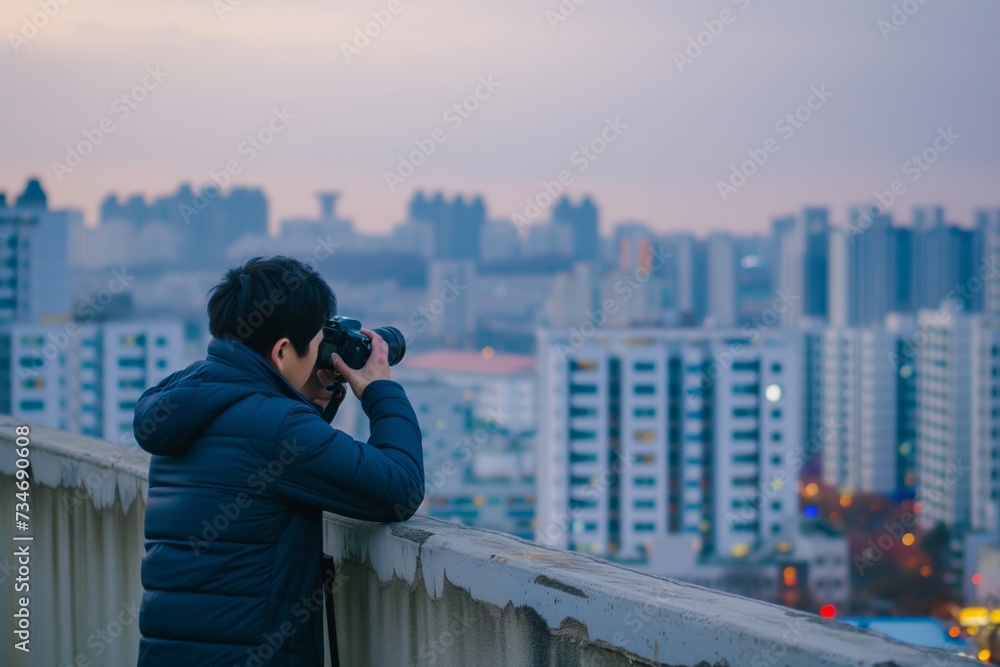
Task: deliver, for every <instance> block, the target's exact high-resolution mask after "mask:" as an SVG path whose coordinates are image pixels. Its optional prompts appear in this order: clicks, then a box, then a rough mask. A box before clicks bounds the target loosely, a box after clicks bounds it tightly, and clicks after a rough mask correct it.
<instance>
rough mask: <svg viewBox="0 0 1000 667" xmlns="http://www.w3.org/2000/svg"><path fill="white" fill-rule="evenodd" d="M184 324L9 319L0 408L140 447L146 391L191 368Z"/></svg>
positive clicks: (2, 332) (2, 338)
mask: <svg viewBox="0 0 1000 667" xmlns="http://www.w3.org/2000/svg"><path fill="white" fill-rule="evenodd" d="M183 350H184V332H183V326H182V325H181V323H179V322H143V321H135V322H108V323H100V324H85V325H77V324H75V323H66V324H49V325H44V324H25V323H14V324H6V325H3V327H2V328H0V352H2V358H0V369H3V370H2V373H3V377H2V378H0V392H2V393H0V412H4V413H6V414H11V415H13V416H15V417H18V418H22V419H24V420H26V421H29V422H32V423H35V424H42V425H45V426H51V427H53V428H59V429H63V430H67V431H71V432H75V433H83V434H85V435H91V436H94V437H100V438H104V439H105V440H110V441H112V442H117V443H120V444H125V445H134V444H135V437H134V435H133V433H132V418H133V415H134V411H135V404H136V401H137V400H138V398H139V396H140V395H141V394H142V392H143V391H145V390H146V389H147V388H148V387H151V386H153V385H155V384H157V383H158V382H159V381H160V380H161V379H163V378H164V377H166V376H167V375H169V374H170V373H172V372H174V371H177V370H180V369H181V368H182V367H183V366H184V352H183Z"/></svg>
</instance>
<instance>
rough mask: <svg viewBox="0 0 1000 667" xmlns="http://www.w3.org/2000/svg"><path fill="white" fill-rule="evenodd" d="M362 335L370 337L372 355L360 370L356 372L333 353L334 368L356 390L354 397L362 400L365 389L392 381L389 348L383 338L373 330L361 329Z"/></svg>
mask: <svg viewBox="0 0 1000 667" xmlns="http://www.w3.org/2000/svg"><path fill="white" fill-rule="evenodd" d="M361 333H363V334H364V335H366V336H368V338H370V339H371V341H372V353H371V356H370V357H368V362H367V363H366V364H365V365H364V366H362V367H361V368H360V369H359V370H354V369H353V368H351V367H350V366H348V365H347V364H346V363H344V360H343V359H341V358H340V355H339V354H337V353H336V352H334V353H333V355H332V359H333V367H334V368H335V369H337V372H338V373H339V374H340V375H341V376H343V378H344V379H345V380H347V382H348V383H349V384H350V385H351V389H352V390H354V395H355V396H357V397H358V400H359V401H360V400H361V395H362V394H363V393H365V387H367V386H368V385H369V384H370V383H372V382H374V381H375V380H391V379H392V378H391V377H390V376H389V346H388V345H387V344H386V342H385V341H384V340H382V338H381V337H380V336H379V335H378V334H376V333H375V332H374V331H372V330H371V329H361Z"/></svg>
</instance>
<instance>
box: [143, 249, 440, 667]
mask: <svg viewBox="0 0 1000 667" xmlns="http://www.w3.org/2000/svg"><path fill="white" fill-rule="evenodd" d="M336 310H337V301H336V296H335V295H334V294H333V291H332V290H331V289H330V287H329V286H328V285H327V284H326V283H325V282H324V281H323V279H322V278H321V277H320V276H319V275H318V274H317V273H316V272H315V271H313V270H312V269H311V268H309V267H307V266H305V265H304V264H302V263H300V262H298V261H296V260H294V259H290V258H287V257H280V256H279V257H272V258H270V259H261V258H259V257H258V258H254V259H252V260H250V261H249V262H247V263H246V264H245V265H244V266H241V267H238V268H233V269H230V270H229V271H228V272H227V273H226V274H225V276H224V278H223V279H222V281H221V282H220V283H219V284H217V285H216V286H215V287H213V288H212V290H211V291H210V292H209V303H208V315H209V330H210V332H211V334H212V336H213V338H212V340H211V342H210V343H209V345H208V355H207V357H206V359H204V360H202V361H197V362H195V363H193V364H191V365H190V366H188V367H187V368H186V369H184V370H182V371H178V372H176V373H173V374H172V375H170V376H168V377H167V378H165V379H164V380H163V381H162V382H160V383H159V384H158V385H156V386H155V387H152V388H150V389H148V390H146V392H145V393H144V394H143V395H142V397H141V398H140V399H139V402H138V404H137V406H136V411H135V420H134V422H133V430H134V432H135V436H136V440H137V441H138V443H139V446H141V447H142V448H143V449H145V450H146V451H148V452H150V453H151V454H153V457H152V459H151V460H150V464H149V497H148V501H147V504H146V524H145V537H146V553H145V556H144V557H143V561H142V585H143V588H144V593H143V597H142V605H141V608H140V612H139V630H140V633H141V634H142V637H141V640H140V642H139V662H138V664H139V667H160V666H161V665H163V666H167V665H169V666H170V667H177V666H184V667H187V666H191V667H208V666H210V665H211V666H213V667H215V666H219V667H235V666H237V665H239V666H245V667H261V666H263V665H267V666H268V667H318V666H320V665H322V664H323V623H322V620H323V608H322V601H323V577H322V568H321V561H322V559H323V553H322V522H321V519H322V512H323V511H324V510H325V511H329V512H335V513H337V514H340V515H343V516H347V517H353V518H357V519H366V520H369V521H405V520H407V519H409V518H410V517H411V516H412V515H413V513H414V512H415V511H416V509H417V507H418V506H419V505H420V502H421V501H422V500H423V494H424V467H423V450H422V444H421V433H420V427H419V425H418V424H417V418H416V415H415V414H414V412H413V408H412V407H411V405H410V402H409V400H408V399H407V397H406V394H405V393H404V392H403V389H402V387H401V386H400V385H399V384H398V383H396V382H394V381H393V380H392V379H390V377H389V364H388V354H387V345H386V343H385V342H384V341H383V340H382V339H381V338H380V337H379V336H378V335H377V334H375V333H374V332H373V331H371V330H370V329H361V331H362V332H363V333H365V334H366V335H367V336H369V337H370V338H371V340H372V343H371V356H370V358H369V360H368V362H367V364H366V365H365V366H364V367H363V368H361V369H360V370H354V369H351V368H350V367H348V366H347V365H346V364H345V363H344V362H343V360H342V359H340V357H339V355H336V354H334V355H333V356H332V361H333V363H334V367H335V369H336V373H333V372H330V371H327V370H325V369H319V368H318V367H317V365H316V364H317V352H318V349H319V344H320V341H321V340H322V336H323V334H322V327H323V323H324V322H325V321H326V320H328V319H329V318H330V317H332V316H333V315H335V314H336ZM342 380H346V381H347V382H348V383H349V384H350V386H351V389H352V390H353V392H354V395H355V396H356V397H357V398H358V399H359V400H360V401H361V407H362V409H363V410H364V412H365V414H366V415H367V416H368V418H369V419H370V420H371V437H370V438H369V439H368V442H367V443H363V442H358V441H356V440H354V438H352V437H351V436H349V435H347V434H346V433H343V432H341V431H339V430H336V429H334V428H331V426H330V424H328V423H326V422H325V421H324V420H323V418H322V417H321V415H322V413H323V410H324V408H325V407H326V406H327V403H328V402H329V401H330V400H331V396H332V395H333V393H334V392H333V391H331V390H330V389H327V387H328V386H329V387H331V389H340V388H341V387H340V385H338V384H336V383H337V382H339V381H342ZM338 394H339V397H342V396H343V392H342V391H340V392H338ZM334 400H337V399H334ZM358 603H359V604H362V603H363V601H360V600H359V601H358Z"/></svg>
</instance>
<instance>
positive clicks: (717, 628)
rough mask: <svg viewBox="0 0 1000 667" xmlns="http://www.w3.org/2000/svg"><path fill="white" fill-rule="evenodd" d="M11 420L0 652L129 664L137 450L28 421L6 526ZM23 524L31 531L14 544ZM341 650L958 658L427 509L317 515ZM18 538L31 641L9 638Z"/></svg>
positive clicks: (718, 664) (650, 658)
mask: <svg viewBox="0 0 1000 667" xmlns="http://www.w3.org/2000/svg"><path fill="white" fill-rule="evenodd" d="M18 424H19V422H17V421H16V420H14V419H12V418H10V417H7V416H2V417H0V493H2V494H3V498H4V501H3V506H4V508H5V510H4V512H3V513H2V516H0V529H2V531H3V532H2V535H3V539H4V541H5V542H6V543H7V545H8V546H7V547H5V548H4V550H3V552H2V554H0V586H2V588H3V594H2V595H0V617H2V618H3V619H4V620H3V625H4V632H3V636H4V642H3V647H2V648H0V664H3V665H7V666H10V667H18V666H20V665H32V666H37V665H45V666H46V667H48V666H60V667H61V666H64V665H73V666H74V667H87V666H91V665H94V666H97V665H100V666H104V665H108V666H111V667H117V666H123V667H124V666H131V665H134V664H135V662H136V656H137V653H138V643H139V631H138V623H137V617H136V615H137V613H138V605H139V602H140V600H141V598H142V587H141V584H140V579H139V568H140V561H141V557H142V554H143V513H144V507H145V499H146V495H147V490H148V489H147V469H148V464H149V456H148V455H147V454H146V453H144V452H142V451H140V450H137V449H132V448H124V447H122V446H120V445H116V444H113V443H110V442H106V441H102V440H97V439H94V438H88V437H84V436H80V435H75V434H70V433H66V432H62V431H57V430H53V429H48V428H44V427H41V426H32V427H31V433H30V446H29V450H30V456H29V459H30V463H31V466H30V470H31V478H32V479H31V489H30V496H29V498H30V511H29V516H30V531H27V532H22V531H19V530H17V528H16V526H15V523H14V522H15V515H14V503H15V502H18V501H16V500H15V493H16V488H15V478H14V474H15V471H16V460H17V454H16V451H15V438H16V435H15V427H16V426H17V425H18ZM26 534H30V535H32V536H33V540H31V541H30V542H27V541H12V537H13V536H16V535H26ZM324 541H325V550H326V552H327V553H328V554H330V555H331V556H333V558H334V561H335V562H336V566H337V580H336V582H335V584H334V600H335V603H334V608H335V610H336V624H337V634H338V641H339V653H340V660H341V664H343V665H352V666H362V667H363V666H368V665H372V666H378V667H387V666H392V665H407V666H410V665H438V666H443V667H450V666H462V667H467V666H468V665H476V666H477V667H485V666H488V665H498V666H500V665H504V666H506V665H515V666H522V665H523V666H525V667H531V666H535V665H588V666H595V667H597V666H601V667H604V666H612V665H623V666H624V665H664V666H667V665H669V666H671V667H676V666H681V665H690V666H692V667H694V666H700V667H723V666H725V667H736V666H747V667H772V666H779V665H780V666H785V665H793V666H795V667H799V666H803V667H847V666H860V665H866V666H873V665H885V666H889V665H892V666H894V667H917V666H918V665H919V666H920V667H925V666H927V665H935V666H949V665H969V664H974V663H973V661H969V660H967V659H964V658H960V657H956V656H952V655H949V654H946V653H940V652H936V651H929V650H925V649H920V648H917V647H914V646H911V645H908V644H902V643H899V642H895V641H893V640H890V639H887V638H885V637H883V636H881V635H878V634H875V633H872V632H869V631H866V630H859V629H856V628H854V627H851V626H848V625H844V624H840V623H837V622H834V621H829V620H825V619H821V618H819V617H818V616H815V615H812V614H807V613H803V612H798V611H794V610H790V609H787V608H784V607H779V606H776V605H772V604H767V603H764V602H759V601H755V600H750V599H747V598H742V597H739V596H735V595H729V594H726V593H720V592H717V591H712V590H708V589H705V588H701V587H698V586H694V585H690V584H684V583H679V582H676V581H671V580H668V579H664V578H659V577H654V576H649V575H645V574H641V573H639V572H636V571H633V570H630V569H628V568H625V567H622V566H619V565H615V564H613V563H610V562H608V561H605V560H602V559H599V558H595V557H591V556H587V555H584V554H579V553H572V552H568V551H562V550H559V549H553V548H549V547H544V546H541V545H538V544H535V543H533V542H530V541H526V540H522V539H518V538H516V537H511V536H508V535H504V534H501V533H497V532H493V531H488V530H480V529H475V528H469V527H465V526H461V525H457V524H452V523H447V522H443V521H439V520H435V519H430V518H426V517H419V516H418V517H414V518H413V519H411V520H410V521H407V522H405V523H393V524H379V523H368V522H364V521H355V520H350V519H345V518H342V517H338V516H334V515H327V516H326V517H325V536H324ZM25 544H28V545H30V554H31V557H30V564H29V566H28V567H30V575H29V576H30V587H31V588H30V604H29V610H30V633H31V634H30V644H29V646H30V649H31V652H30V653H23V652H22V651H19V650H17V649H16V648H15V642H17V641H19V639H18V638H17V637H16V635H15V634H14V630H15V629H16V626H15V621H16V619H15V617H14V614H15V612H16V611H17V604H18V602H17V599H18V598H19V597H21V596H22V595H25V594H24V593H15V592H14V591H15V584H16V583H17V580H18V578H20V577H21V576H23V574H24V573H23V572H21V573H19V571H18V568H19V567H20V566H19V564H18V562H17V557H16V556H15V555H14V552H15V548H17V546H18V545H25Z"/></svg>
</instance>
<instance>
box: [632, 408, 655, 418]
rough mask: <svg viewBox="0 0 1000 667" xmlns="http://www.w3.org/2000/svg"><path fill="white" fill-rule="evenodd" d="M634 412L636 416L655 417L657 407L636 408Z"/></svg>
mask: <svg viewBox="0 0 1000 667" xmlns="http://www.w3.org/2000/svg"><path fill="white" fill-rule="evenodd" d="M632 414H633V415H634V416H636V417H655V416H656V408H635V410H633V411H632Z"/></svg>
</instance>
